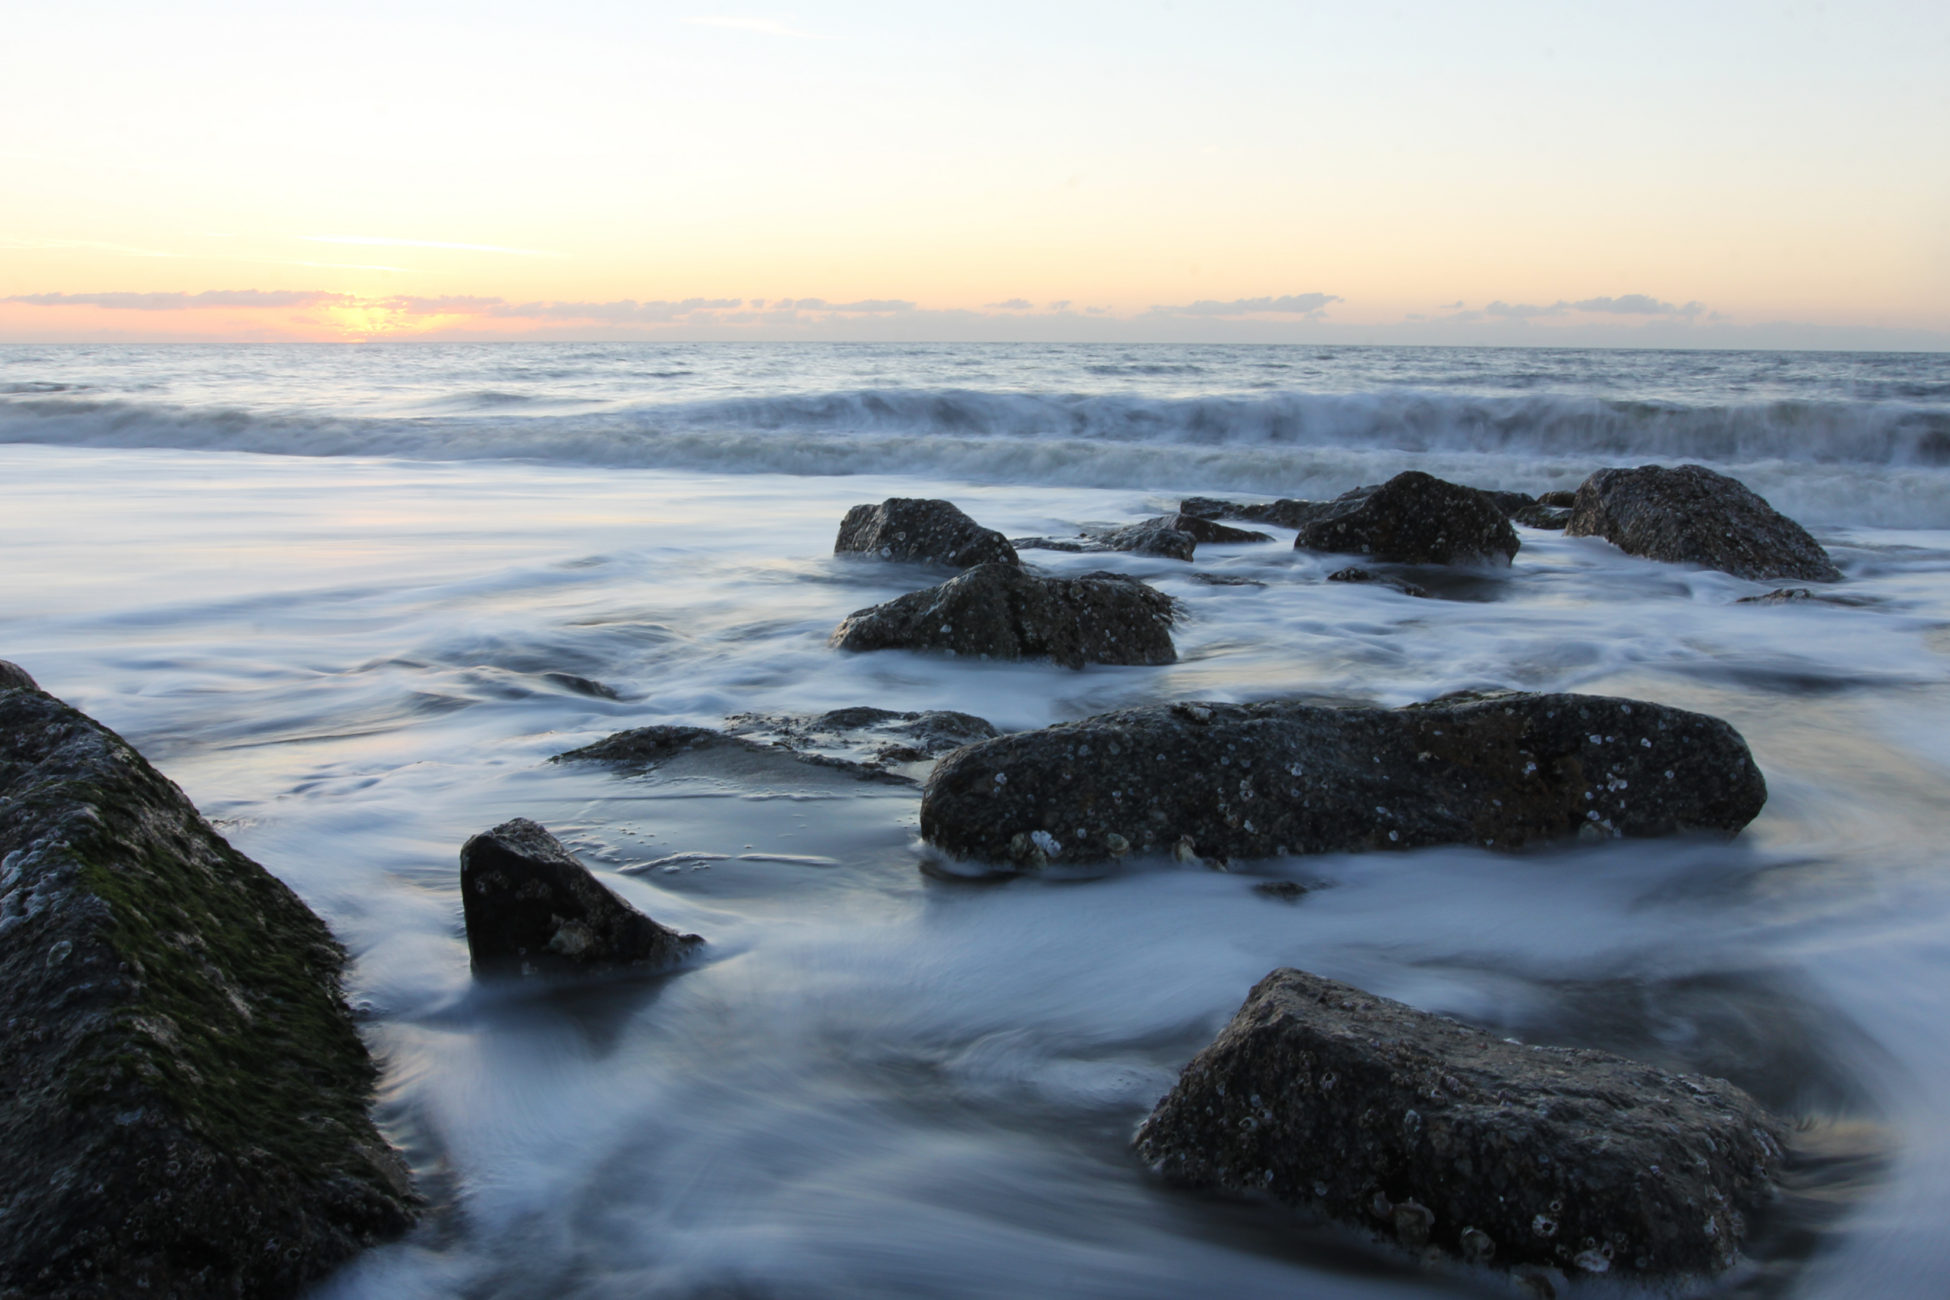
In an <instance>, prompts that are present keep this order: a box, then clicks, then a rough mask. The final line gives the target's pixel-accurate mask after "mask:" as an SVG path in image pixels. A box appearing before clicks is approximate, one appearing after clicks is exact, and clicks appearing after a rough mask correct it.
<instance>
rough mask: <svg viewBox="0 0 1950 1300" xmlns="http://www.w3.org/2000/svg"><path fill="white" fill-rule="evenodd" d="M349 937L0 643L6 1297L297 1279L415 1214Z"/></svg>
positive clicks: (265, 1288)
mask: <svg viewBox="0 0 1950 1300" xmlns="http://www.w3.org/2000/svg"><path fill="white" fill-rule="evenodd" d="M344 964H345V952H344V950H343V949H342V948H340V947H339V945H338V943H337V942H336V941H335V940H334V939H333V938H332V936H331V933H330V932H329V931H328V930H327V929H326V928H325V925H324V923H323V922H322V921H320V920H319V919H318V918H317V917H316V916H314V915H313V914H312V912H311V911H310V909H308V908H307V907H306V906H305V905H304V903H303V902H301V901H300V900H299V899H298V896H297V895H296V894H293V893H292V892H291V891H290V890H289V889H287V888H286V887H285V886H284V885H283V884H281V883H280V882H279V881H278V880H276V879H275V878H274V877H272V876H271V874H270V873H269V872H267V871H265V870H264V869H263V868H262V867H260V866H258V865H257V864H256V863H255V862H253V861H251V860H250V859H249V858H247V857H245V856H244V855H243V854H241V853H239V852H237V850H235V849H234V848H232V847H231V846H230V845H229V844H228V843H226V842H225V841H224V839H223V837H222V836H220V835H218V834H217V832H216V831H215V830H214V829H212V828H211V826H210V824H209V823H208V822H206V821H205V820H204V819H203V818H202V817H201V816H200V815H198V813H197V811H196V809H195V808H194V807H192V806H191V804H190V802H189V800H188V799H187V798H185V797H184V795H183V792H182V791H181V790H179V789H177V788H176V786H175V785H174V784H172V783H171V782H170V781H169V779H168V778H166V777H164V776H163V775H162V774H161V773H159V772H157V771H156V769H155V768H153V767H151V766H150V765H149V764H148V763H147V762H145V761H144V760H143V758H142V756H141V755H140V754H138V753H136V752H135V750H134V749H132V748H131V747H130V746H129V745H128V743H127V742H125V741H124V740H122V738H121V737H119V736H117V735H116V734H115V733H114V732H112V731H109V730H108V729H107V728H105V727H103V726H101V725H100V724H98V723H96V722H94V721H93V720H92V719H90V718H88V717H86V716H85V715H83V714H81V713H79V712H77V711H75V710H74V709H71V708H69V707H68V706H67V705H65V704H63V703H61V702H60V701H59V700H56V699H54V698H53V697H52V696H49V695H46V694H44V693H42V692H41V691H39V690H38V689H36V688H35V687H34V684H33V681H32V679H31V678H29V677H28V676H27V674H26V673H24V672H22V671H21V670H20V669H19V668H17V667H15V666H14V665H12V664H0V1025H4V1026H5V1034H4V1037H3V1038H0V1151H4V1152H5V1155H4V1157H0V1295H5V1296H9V1297H23V1298H24V1297H41V1296H61V1297H77V1298H82V1300H97V1298H99V1300H110V1298H111V1297H112V1298H114V1300H121V1298H122V1297H126V1296H133V1295H145V1296H155V1297H174V1298H180V1300H189V1298H190V1297H199V1298H200V1297H207V1296H246V1295H248V1296H289V1295H295V1294H296V1293H297V1292H299V1291H300V1290H302V1289H303V1288H305V1287H306V1286H308V1285H310V1284H311V1283H313V1282H315V1281H317V1280H318V1279H319V1278H321V1277H323V1276H324V1275H325V1274H326V1273H328V1272H330V1271H331V1270H332V1269H334V1268H336V1267H337V1266H338V1265H340V1264H342V1263H344V1262H345V1261H346V1260H347V1259H348V1258H350V1257H351V1256H352V1255H354V1254H355V1253H357V1252H358V1251H359V1250H360V1249H362V1248H363V1247H365V1246H367V1245H370V1244H372V1243H374V1242H376V1241H379V1240H382V1239H384V1238H387V1237H392V1236H396V1235H398V1234H399V1233H401V1232H403V1231H404V1230H405V1229H406V1228H407V1227H408V1226H409V1225H410V1224H411V1223H412V1222H413V1220H414V1219H415V1218H416V1217H417V1216H418V1213H419V1202H418V1200H417V1198H416V1197H415V1195H414V1194H413V1191H412V1188H411V1186H410V1183H409V1181H408V1177H407V1173H406V1170H405V1167H404V1165H403V1164H402V1163H401V1161H400V1159H399V1157H398V1156H397V1155H396V1154H395V1153H394V1152H393V1150H392V1149H391V1148H390V1147H389V1146H388V1145H387V1144H386V1140H385V1139H384V1138H383V1137H381V1136H380V1134H379V1132H378V1130H377V1129H375V1128H374V1127H373V1124H372V1120H371V1119H370V1117H369V1116H368V1114H367V1107H368V1105H369V1103H370V1101H371V1096H372V1086H373V1082H374V1077H375V1071H374V1068H373V1065H372V1061H371V1060H370V1058H369V1057H368V1056H367V1054H366V1049H365V1045H364V1044H363V1043H362V1042H361V1041H360V1039H359V1034H358V1031H357V1029H356V1028H355V1027H354V1025H353V1021H352V1016H351V1013H350V1012H349V1011H348V1010H347V1008H346V1006H345V1002H344V1000H343V998H342V996H341V995H340V991H339V978H340V972H341V970H342V969H343V967H344Z"/></svg>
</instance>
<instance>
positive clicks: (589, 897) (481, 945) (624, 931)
mask: <svg viewBox="0 0 1950 1300" xmlns="http://www.w3.org/2000/svg"><path fill="white" fill-rule="evenodd" d="M460 897H461V908H462V911H463V912H464V913H465V915H466V918H467V951H468V954H469V956H470V957H471V958H472V959H473V964H474V970H475V972H476V973H477V974H483V975H488V974H505V975H536V974H555V975H562V974H572V973H576V972H585V971H588V972H593V971H600V970H607V969H614V968H616V967H622V966H647V967H650V968H652V969H662V968H664V967H668V966H671V965H673V964H675V963H676V962H678V961H680V960H682V959H683V958H684V957H685V956H687V955H688V954H689V953H690V951H691V950H692V949H693V948H696V947H697V946H698V945H699V944H701V943H703V942H704V940H703V939H701V938H700V937H698V936H697V935H694V934H680V933H678V932H677V931H676V930H673V929H671V928H670V927H669V926H665V925H658V924H657V923H656V922H655V921H653V920H651V919H650V918H649V917H647V916H645V915H644V914H643V913H641V912H639V911H637V910H636V909H635V908H634V907H631V906H630V905H629V904H628V903H626V902H624V901H623V900H622V899H620V898H618V897H617V896H616V895H615V894H613V893H611V892H610V890H609V888H608V886H606V885H604V884H603V882H602V881H600V880H598V879H596V877H595V876H594V875H593V874H592V873H591V872H590V870H589V868H587V867H585V866H583V865H582V863H580V862H578V861H576V858H575V855H574V854H572V853H570V852H569V851H568V850H567V849H565V848H563V847H562V842H561V841H560V840H558V839H556V838H555V837H554V836H553V835H551V834H549V833H548V831H547V830H545V829H544V828H543V827H542V826H540V825H539V824H538V823H535V822H532V821H529V820H528V819H527V818H526V817H517V818H515V819H513V820H512V821H505V822H502V823H501V824H500V825H499V826H496V827H495V828H494V829H493V830H491V831H484V832H482V833H481V834H479V835H476V836H474V837H473V838H472V839H470V840H468V841H467V843H466V844H464V845H462V846H461V850H460Z"/></svg>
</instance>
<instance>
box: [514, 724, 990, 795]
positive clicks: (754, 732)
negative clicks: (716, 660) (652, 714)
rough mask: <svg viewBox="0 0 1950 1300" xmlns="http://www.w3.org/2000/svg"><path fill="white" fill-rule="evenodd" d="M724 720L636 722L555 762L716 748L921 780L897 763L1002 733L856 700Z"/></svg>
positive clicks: (629, 761)
mask: <svg viewBox="0 0 1950 1300" xmlns="http://www.w3.org/2000/svg"><path fill="white" fill-rule="evenodd" d="M725 721H726V729H725V730H723V731H718V730H714V729H712V728H710V727H690V726H677V725H669V724H663V725H654V726H648V727H634V728H632V729H630V730H628V731H619V732H617V733H616V734H615V735H613V736H609V737H606V738H604V739H602V740H599V741H597V742H596V743H594V744H592V745H584V746H583V747H582V748H580V749H572V750H569V751H568V752H567V753H562V754H557V755H556V756H555V757H554V758H553V759H551V760H550V761H551V762H558V763H560V762H583V763H604V764H608V765H609V766H612V767H618V768H624V769H627V770H633V771H643V770H647V769H651V768H656V767H661V766H662V765H663V764H665V763H667V762H669V761H670V760H672V759H675V758H679V757H682V756H684V755H690V754H706V753H711V752H714V751H715V752H720V753H724V752H730V753H738V754H746V755H753V756H756V757H759V758H772V759H778V760H781V761H784V762H791V763H809V764H812V765H813V766H816V767H823V768H830V769H832V770H834V771H838V772H842V773H845V774H846V775H848V776H854V777H858V778H860V779H861V780H866V781H882V782H889V783H894V784H900V785H918V784H920V782H919V781H918V780H916V779H915V777H914V776H912V775H909V774H908V773H906V772H902V771H900V770H899V769H900V768H902V767H905V766H910V765H913V764H919V763H926V762H929V761H931V760H933V759H936V758H939V757H940V756H941V755H943V754H946V753H948V752H950V751H952V750H955V749H958V748H960V747H961V746H963V745H967V744H972V743H973V742H975V741H978V740H988V739H992V738H993V737H994V736H996V735H997V734H998V733H997V731H996V729H995V728H994V727H993V726H991V725H989V723H988V722H986V721H985V720H983V719H981V718H978V717H976V716H974V715H973V714H970V713H956V712H953V711H951V710H929V711H927V712H921V713H901V712H896V711H894V710H892V709H876V708H870V707H866V706H858V707H855V708H848V709H834V710H832V711H830V712H827V713H822V714H818V715H815V716H810V717H808V716H805V715H800V714H761V713H740V714H734V715H733V716H731V717H730V718H727V719H726V720H725Z"/></svg>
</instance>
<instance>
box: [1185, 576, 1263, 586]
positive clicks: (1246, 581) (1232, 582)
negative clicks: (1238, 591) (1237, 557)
mask: <svg viewBox="0 0 1950 1300" xmlns="http://www.w3.org/2000/svg"><path fill="white" fill-rule="evenodd" d="M1190 576H1191V579H1192V581H1193V582H1200V583H1204V584H1205V585H1206V586H1208V587H1264V586H1265V585H1266V583H1265V582H1264V581H1262V580H1261V579H1259V578H1247V577H1242V576H1241V575H1239V574H1237V573H1194V574H1192V575H1190Z"/></svg>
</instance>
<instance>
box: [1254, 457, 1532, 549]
mask: <svg viewBox="0 0 1950 1300" xmlns="http://www.w3.org/2000/svg"><path fill="white" fill-rule="evenodd" d="M1293 544H1294V546H1295V548H1296V549H1299V550H1307V551H1344V552H1353V553H1358V554H1361V555H1368V556H1372V557H1374V558H1375V559H1377V560H1385V561H1392V562H1394V563H1398V564H1464V563H1471V562H1483V561H1497V562H1501V563H1505V564H1507V563H1509V562H1510V560H1511V559H1512V558H1513V557H1514V556H1515V555H1516V553H1517V548H1518V547H1519V546H1520V545H1521V544H1522V543H1520V542H1519V541H1518V540H1517V533H1516V530H1515V529H1513V528H1511V527H1510V521H1509V520H1508V519H1507V518H1506V517H1505V516H1504V513H1503V511H1502V509H1501V508H1500V507H1499V506H1498V505H1497V504H1496V502H1494V501H1492V500H1491V499H1490V498H1489V497H1488V496H1487V495H1486V494H1484V493H1482V492H1479V491H1477V490H1476V489H1475V488H1472V487H1463V486H1462V485H1461V484H1458V483H1447V482H1444V481H1443V480H1442V479H1439V478H1436V477H1434V476H1433V475H1429V474H1424V473H1422V472H1421V471H1420V470H1413V469H1411V470H1405V471H1404V472H1402V473H1400V474H1397V475H1395V477H1393V478H1391V479H1389V480H1388V481H1387V482H1386V483H1383V484H1382V485H1381V486H1379V487H1373V488H1366V487H1363V488H1356V489H1354V490H1353V491H1352V492H1348V493H1346V494H1344V495H1342V496H1340V497H1337V498H1335V499H1334V500H1333V501H1331V502H1329V503H1328V508H1327V509H1326V511H1324V512H1323V513H1322V514H1320V515H1319V516H1317V517H1315V518H1314V519H1312V520H1310V521H1308V522H1306V523H1304V524H1302V525H1301V527H1300V535H1299V536H1298V537H1297V538H1295V539H1294V542H1293Z"/></svg>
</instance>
